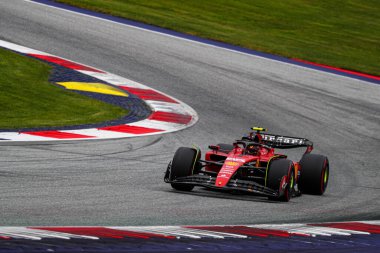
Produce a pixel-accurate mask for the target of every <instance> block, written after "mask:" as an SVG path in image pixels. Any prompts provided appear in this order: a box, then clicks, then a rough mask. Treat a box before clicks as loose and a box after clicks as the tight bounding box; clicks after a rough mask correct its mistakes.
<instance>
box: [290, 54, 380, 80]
mask: <svg viewBox="0 0 380 253" xmlns="http://www.w3.org/2000/svg"><path fill="white" fill-rule="evenodd" d="M292 60H293V61H298V62H302V63H306V64H309V65H312V66H317V67H322V68H326V69H331V70H335V71H339V72H343V73H347V74H351V75H356V76H362V77H366V78H370V79H375V80H380V76H374V75H369V74H365V73H361V72H356V71H351V70H347V69H341V68H337V67H332V66H328V65H324V64H320V63H315V62H310V61H305V60H302V59H297V58H293V59H292Z"/></svg>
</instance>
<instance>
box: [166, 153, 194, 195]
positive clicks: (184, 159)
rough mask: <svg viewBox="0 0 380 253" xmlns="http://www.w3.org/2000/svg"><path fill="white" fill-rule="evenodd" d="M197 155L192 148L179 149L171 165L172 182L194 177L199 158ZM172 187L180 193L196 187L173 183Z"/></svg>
mask: <svg viewBox="0 0 380 253" xmlns="http://www.w3.org/2000/svg"><path fill="white" fill-rule="evenodd" d="M196 155H197V152H196V150H194V149H192V148H186V147H181V148H179V149H177V151H176V152H175V154H174V157H173V161H172V165H171V172H170V180H171V181H172V180H175V179H176V178H179V177H186V176H190V175H192V174H193V167H194V164H195V162H196V159H197V158H198V157H196ZM198 159H199V158H198ZM171 186H172V187H173V188H174V189H176V190H178V191H191V190H192V189H193V188H194V185H189V184H181V183H171Z"/></svg>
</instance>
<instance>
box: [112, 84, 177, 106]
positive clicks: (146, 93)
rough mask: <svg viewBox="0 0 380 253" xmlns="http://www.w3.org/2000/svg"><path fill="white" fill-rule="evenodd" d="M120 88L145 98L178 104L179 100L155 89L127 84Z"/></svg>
mask: <svg viewBox="0 0 380 253" xmlns="http://www.w3.org/2000/svg"><path fill="white" fill-rule="evenodd" d="M120 88H122V89H124V90H126V91H127V92H129V93H131V94H133V95H135V96H138V97H139V98H141V99H144V100H155V101H163V102H168V103H176V104H178V102H177V101H175V100H174V99H171V98H170V97H168V96H165V95H164V94H161V93H159V92H157V91H155V90H151V89H139V88H132V87H126V86H120Z"/></svg>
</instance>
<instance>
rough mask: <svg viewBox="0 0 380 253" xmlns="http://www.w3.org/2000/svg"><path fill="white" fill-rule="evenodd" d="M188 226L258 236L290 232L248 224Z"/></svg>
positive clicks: (279, 234) (281, 235) (280, 234)
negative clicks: (253, 226)
mask: <svg viewBox="0 0 380 253" xmlns="http://www.w3.org/2000/svg"><path fill="white" fill-rule="evenodd" d="M187 228H193V229H202V230H207V231H215V232H222V233H230V234H238V235H246V236H256V237H268V236H278V237H289V236H290V234H289V233H288V232H286V231H281V230H272V229H261V228H251V227H246V226H223V227H222V226H202V227H199V226H191V227H187Z"/></svg>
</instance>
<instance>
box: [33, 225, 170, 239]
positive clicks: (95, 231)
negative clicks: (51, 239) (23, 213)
mask: <svg viewBox="0 0 380 253" xmlns="http://www.w3.org/2000/svg"><path fill="white" fill-rule="evenodd" d="M30 228H32V229H39V230H47V231H54V232H62V233H69V234H75V235H85V236H95V237H100V238H114V239H122V238H124V237H133V238H139V239H149V238H152V237H156V238H157V237H158V238H167V239H174V238H175V237H174V236H165V235H160V234H154V233H145V232H133V231H127V230H118V229H112V228H105V227H30Z"/></svg>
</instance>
